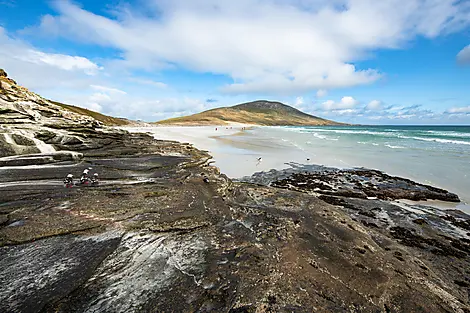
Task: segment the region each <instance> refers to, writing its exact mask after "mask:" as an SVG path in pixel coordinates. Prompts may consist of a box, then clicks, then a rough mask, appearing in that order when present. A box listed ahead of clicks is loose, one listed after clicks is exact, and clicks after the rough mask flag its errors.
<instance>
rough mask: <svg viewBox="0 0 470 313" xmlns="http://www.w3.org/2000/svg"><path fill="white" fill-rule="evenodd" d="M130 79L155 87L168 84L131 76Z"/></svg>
mask: <svg viewBox="0 0 470 313" xmlns="http://www.w3.org/2000/svg"><path fill="white" fill-rule="evenodd" d="M130 80H131V81H134V82H136V83H138V84H142V85H150V86H153V87H157V88H167V87H168V85H167V84H165V83H162V82H156V81H153V80H150V79H141V78H131V79H130Z"/></svg>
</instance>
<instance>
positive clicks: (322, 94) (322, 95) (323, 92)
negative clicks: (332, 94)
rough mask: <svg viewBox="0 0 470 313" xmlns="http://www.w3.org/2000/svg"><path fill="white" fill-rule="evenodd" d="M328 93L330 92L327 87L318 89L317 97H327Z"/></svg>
mask: <svg viewBox="0 0 470 313" xmlns="http://www.w3.org/2000/svg"><path fill="white" fill-rule="evenodd" d="M327 94H328V91H326V90H325V89H319V90H318V91H317V98H323V97H325V96H326V95H327Z"/></svg>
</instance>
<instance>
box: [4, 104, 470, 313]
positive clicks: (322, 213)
mask: <svg viewBox="0 0 470 313" xmlns="http://www.w3.org/2000/svg"><path fill="white" fill-rule="evenodd" d="M9 97H10V96H9ZM5 101H6V100H5ZM11 105H12V107H13V106H14V107H16V109H15V110H20V111H21V110H24V111H25V110H29V109H31V106H29V107H26V108H24V106H20V105H19V102H18V101H16V100H15V101H13V102H12V103H11ZM2 110H3V111H1V112H0V118H2V119H3V120H2V121H5V120H8V121H11V120H12V119H13V118H14V119H18V118H20V117H13V116H18V113H12V112H11V110H13V109H11V107H8V111H5V110H4V109H3V107H2ZM31 110H33V111H34V112H36V109H34V108H33V109H31ZM59 113H60V114H65V113H63V112H61V111H59ZM67 114H68V113H67ZM5 116H6V117H5ZM62 118H64V117H62ZM76 118H77V119H78V120H76V121H79V117H76ZM21 119H23V117H21ZM46 119H47V118H46ZM46 119H44V118H43V117H40V118H39V117H38V118H37V120H35V119H34V118H33V119H32V120H31V121H33V122H34V121H36V123H33V122H31V123H29V122H28V123H23V124H21V123H15V124H14V125H16V126H14V127H13V126H12V125H13V124H9V126H5V125H6V124H5V123H4V122H2V126H4V127H3V137H2V138H4V140H3V141H2V142H3V144H4V146H3V147H0V150H1V151H2V153H4V156H5V157H4V158H1V159H0V312H231V313H242V312H249V313H251V312H256V313H259V312H463V313H465V312H470V298H469V297H470V217H469V216H467V215H465V214H464V213H462V212H459V211H455V210H438V209H436V208H432V207H430V206H423V205H412V204H405V203H402V202H397V201H396V200H397V199H412V200H426V199H440V200H444V201H458V197H457V196H456V195H453V194H451V193H449V192H447V191H445V190H441V189H437V188H434V187H431V186H425V185H421V184H417V183H414V182H412V181H409V180H405V179H401V178H398V177H391V176H388V175H386V174H384V173H381V172H379V171H375V170H366V169H357V170H350V171H344V170H343V171H341V170H337V169H331V168H323V167H318V166H301V165H296V164H292V169H290V170H286V171H270V172H266V173H257V174H255V175H254V176H252V177H249V178H245V179H243V180H242V181H232V180H230V179H229V178H227V177H226V176H225V175H223V174H221V173H220V172H219V171H218V169H217V168H215V167H213V166H211V165H210V160H211V156H210V155H209V154H208V153H207V152H204V151H199V150H197V149H195V148H194V147H192V146H191V145H188V144H181V143H177V142H170V141H158V140H155V139H153V138H152V137H150V136H148V135H145V134H129V133H127V132H125V131H118V130H114V129H112V128H107V127H104V126H103V125H99V124H93V121H91V124H87V126H83V127H82V126H80V127H77V123H79V124H80V122H73V121H72V122H71V120H70V119H68V121H69V123H70V124H71V125H74V126H73V127H69V128H66V129H64V127H63V126H61V127H60V129H59V130H58V131H54V129H55V128H54V125H55V124H53V123H52V124H51V123H45V121H46ZM72 120H74V119H72ZM30 124H31V125H33V124H34V125H35V128H34V129H33V128H29V127H30ZM62 125H63V124H62ZM25 129H29V130H28V131H25V132H23V134H26V135H24V137H26V138H29V139H31V138H35V139H37V140H41V142H44V143H45V144H46V145H49V146H48V147H52V148H53V151H50V152H46V151H42V153H37V151H34V153H36V155H33V156H31V155H28V154H24V153H22V152H24V150H21V149H20V148H21V146H27V145H21V144H18V142H17V141H16V139H15V142H16V144H15V145H13V148H12V149H13V151H14V152H15V153H12V152H11V150H8V151H10V152H5V149H8V147H10V148H11V147H12V144H11V140H10V138H16V137H14V136H13V135H14V134H18V132H19V130H21V131H23V130H25ZM44 130H47V131H51V132H52V133H53V134H55V136H53V137H51V138H52V139H47V138H46V137H47V136H42V137H41V135H39V137H40V138H41V139H38V137H37V135H38V134H41V133H42V132H43V131H44ZM5 134H6V135H5ZM56 136H71V137H74V138H75V137H76V138H77V139H79V140H80V141H81V143H78V142H76V143H71V144H66V142H68V141H67V140H65V139H64V140H62V139H61V140H60V141H59V140H58V139H57V142H56V141H54V140H55V139H53V138H55V137H56ZM5 138H8V140H5ZM61 138H68V137H61ZM21 140H23V139H21ZM43 140H44V141H43ZM48 140H51V141H49V143H48V142H47V141H48ZM72 142H73V141H72ZM23 143H24V141H23ZM40 145H41V144H40ZM35 146H37V142H36V143H35ZM5 147H7V148H5ZM20 152H21V153H20ZM30 152H33V151H30ZM88 167H91V168H92V170H93V171H96V172H98V173H100V177H101V182H100V184H99V185H98V186H93V187H91V186H80V185H78V186H74V187H73V188H64V186H63V184H62V179H63V177H64V176H65V175H66V174H67V173H74V174H75V175H76V176H77V175H79V174H80V173H81V172H82V170H83V169H84V168H88Z"/></svg>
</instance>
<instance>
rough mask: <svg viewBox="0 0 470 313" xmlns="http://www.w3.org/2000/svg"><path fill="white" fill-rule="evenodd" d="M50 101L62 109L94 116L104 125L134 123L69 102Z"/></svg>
mask: <svg viewBox="0 0 470 313" xmlns="http://www.w3.org/2000/svg"><path fill="white" fill-rule="evenodd" d="M49 101H50V102H51V103H53V104H55V105H58V106H60V107H61V108H63V109H66V110H69V111H71V112H74V113H77V114H80V115H85V116H90V117H92V118H94V119H95V120H97V121H100V122H101V123H103V124H105V125H106V126H127V125H130V124H134V123H135V122H133V121H130V120H128V119H125V118H119V117H112V116H108V115H104V114H101V113H99V112H95V111H92V110H88V109H85V108H81V107H77V106H74V105H71V104H65V103H60V102H57V101H52V100H49Z"/></svg>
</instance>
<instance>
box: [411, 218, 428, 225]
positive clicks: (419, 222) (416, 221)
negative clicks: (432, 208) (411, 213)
mask: <svg viewBox="0 0 470 313" xmlns="http://www.w3.org/2000/svg"><path fill="white" fill-rule="evenodd" d="M413 223H415V224H418V225H426V224H427V223H428V222H426V220H424V219H422V218H417V219H414V220H413Z"/></svg>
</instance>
